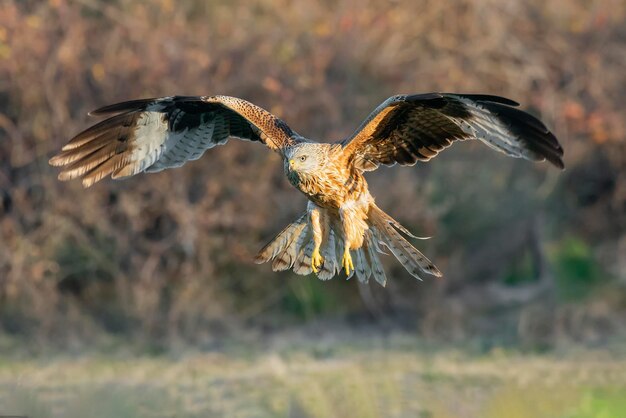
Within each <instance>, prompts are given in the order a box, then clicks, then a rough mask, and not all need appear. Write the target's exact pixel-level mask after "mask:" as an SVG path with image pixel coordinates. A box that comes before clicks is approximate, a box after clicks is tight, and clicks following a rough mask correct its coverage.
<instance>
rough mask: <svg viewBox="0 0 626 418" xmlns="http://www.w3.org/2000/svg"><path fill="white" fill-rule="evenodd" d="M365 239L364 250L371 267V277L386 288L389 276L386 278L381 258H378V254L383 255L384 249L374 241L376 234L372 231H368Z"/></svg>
mask: <svg viewBox="0 0 626 418" xmlns="http://www.w3.org/2000/svg"><path fill="white" fill-rule="evenodd" d="M365 238H366V240H365V243H364V244H363V248H364V250H366V251H365V259H366V262H367V263H368V264H369V266H370V269H371V275H372V276H373V277H374V280H376V282H378V284H380V285H381V286H383V287H384V286H385V285H386V284H387V276H385V270H384V269H383V265H382V263H381V262H380V257H378V253H382V249H381V248H380V247H379V245H378V242H376V240H375V239H374V234H373V233H372V232H371V231H366V237H365Z"/></svg>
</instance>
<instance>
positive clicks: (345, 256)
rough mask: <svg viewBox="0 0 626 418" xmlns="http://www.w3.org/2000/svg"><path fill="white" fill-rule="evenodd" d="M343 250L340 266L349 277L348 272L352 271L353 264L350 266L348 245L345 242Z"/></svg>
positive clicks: (350, 257) (350, 259)
mask: <svg viewBox="0 0 626 418" xmlns="http://www.w3.org/2000/svg"><path fill="white" fill-rule="evenodd" d="M344 247H345V249H344V250H343V259H342V260H341V265H342V266H343V268H344V270H345V271H346V275H347V276H349V275H350V270H354V264H352V256H351V255H350V245H349V244H348V243H347V242H346V243H345V244H344Z"/></svg>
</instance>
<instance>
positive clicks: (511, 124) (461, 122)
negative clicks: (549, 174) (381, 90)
mask: <svg viewBox="0 0 626 418" xmlns="http://www.w3.org/2000/svg"><path fill="white" fill-rule="evenodd" d="M516 106H519V104H518V103H516V102H514V101H512V100H509V99H506V98H504V97H499V96H489V95H478V94H452V93H428V94H416V95H399V96H393V97H390V98H389V99H387V100H386V101H385V102H383V103H382V104H381V105H380V106H378V107H377V108H376V109H375V110H374V112H372V114H371V115H370V116H369V117H368V118H367V119H366V120H365V121H364V122H363V123H362V124H361V126H360V127H359V128H358V129H357V131H356V132H355V133H354V134H353V135H352V136H351V137H350V138H348V139H346V140H345V141H343V142H342V145H343V146H344V155H346V156H347V157H348V158H349V159H351V160H352V163H353V164H354V165H355V166H356V167H357V168H359V169H361V170H374V169H375V168H377V167H378V166H379V165H380V164H384V165H393V164H396V163H398V164H401V165H413V164H415V163H416V162H417V161H428V160H430V159H431V158H433V157H435V156H436V155H437V154H439V152H441V151H442V150H443V149H445V148H447V147H449V146H450V145H451V144H452V143H453V142H454V141H456V140H465V139H479V140H481V141H482V142H484V143H485V144H487V145H488V146H490V147H491V148H493V149H495V150H497V151H500V152H503V153H505V154H507V155H509V156H512V157H518V158H526V159H528V160H534V161H543V160H548V161H549V162H551V163H552V164H554V165H555V166H557V167H558V168H561V169H562V168H563V167H564V165H563V161H562V159H561V158H562V156H563V148H561V145H559V142H558V141H557V139H556V137H555V136H554V135H553V134H552V133H551V132H550V131H549V130H548V128H546V127H545V125H544V124H543V123H541V121H540V120H538V119H537V118H535V117H534V116H531V115H530V114H528V113H526V112H523V111H521V110H519V109H517V108H516Z"/></svg>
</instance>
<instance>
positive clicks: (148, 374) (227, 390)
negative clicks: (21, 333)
mask: <svg viewBox="0 0 626 418" xmlns="http://www.w3.org/2000/svg"><path fill="white" fill-rule="evenodd" d="M298 341H299V342H298V343H297V344H291V343H290V342H285V340H283V342H282V343H281V344H278V345H272V347H271V348H270V347H265V348H264V349H261V350H257V348H258V347H257V348H253V347H252V345H250V346H246V345H243V346H242V345H238V346H234V347H232V349H225V350H223V351H222V352H219V353H218V352H213V353H186V354H184V355H176V356H174V355H160V356H156V357H147V356H146V357H137V356H132V355H119V354H116V355H107V356H104V355H91V356H82V357H79V358H78V359H76V358H70V357H69V356H67V357H65V358H64V357H63V356H58V355H55V356H53V357H52V358H47V359H43V358H37V359H19V360H15V359H12V360H9V359H7V358H5V359H2V360H1V361H0V408H1V409H0V413H2V414H26V415H28V416H29V417H32V418H40V417H41V418H44V417H64V418H74V417H76V418H79V417H81V418H83V417H87V416H88V417H90V418H97V417H103V418H104V417H107V418H108V417H117V418H125V417H208V416H210V417H220V416H225V417H226V416H227V417H372V418H373V417H431V418H447V417H456V418H473V417H476V418H478V417H480V418H501V417H506V418H526V417H528V418H530V417H532V418H541V417H546V418H548V417H549V418H592V417H593V418H596V417H597V418H619V417H624V416H626V358H624V356H623V355H619V354H616V353H611V352H609V351H605V350H589V349H581V350H571V349H569V350H567V354H562V353H561V354H557V353H555V352H552V353H544V354H521V353H519V352H508V351H504V350H492V351H490V352H489V353H486V354H480V355H478V354H469V353H467V352H465V351H455V350H450V349H446V350H443V351H439V350H434V349H432V348H424V347H422V348H418V347H420V344H419V342H418V341H417V340H415V339H414V338H413V337H407V336H403V335H396V336H392V337H390V338H385V339H378V338H372V337H366V338H361V339H360V340H358V342H346V341H343V342H341V341H340V342H337V341H336V340H333V339H332V338H331V339H327V338H325V337H322V338H315V339H310V340H309V342H304V343H303V342H302V340H301V339H298Z"/></svg>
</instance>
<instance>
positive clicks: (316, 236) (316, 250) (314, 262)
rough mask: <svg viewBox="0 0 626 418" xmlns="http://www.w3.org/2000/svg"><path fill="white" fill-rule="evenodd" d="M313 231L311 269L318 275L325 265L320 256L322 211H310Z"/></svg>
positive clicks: (315, 209)
mask: <svg viewBox="0 0 626 418" xmlns="http://www.w3.org/2000/svg"><path fill="white" fill-rule="evenodd" d="M310 219H311V229H312V230H313V243H314V247H313V253H312V254H311V268H312V269H313V272H315V273H317V272H318V271H319V269H320V268H321V267H322V264H323V263H324V257H322V255H321V254H320V247H321V245H322V236H323V234H322V226H321V224H320V211H319V209H317V208H314V209H312V210H311V211H310Z"/></svg>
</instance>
